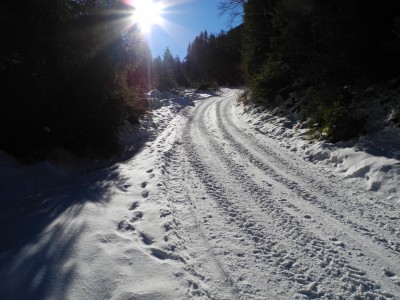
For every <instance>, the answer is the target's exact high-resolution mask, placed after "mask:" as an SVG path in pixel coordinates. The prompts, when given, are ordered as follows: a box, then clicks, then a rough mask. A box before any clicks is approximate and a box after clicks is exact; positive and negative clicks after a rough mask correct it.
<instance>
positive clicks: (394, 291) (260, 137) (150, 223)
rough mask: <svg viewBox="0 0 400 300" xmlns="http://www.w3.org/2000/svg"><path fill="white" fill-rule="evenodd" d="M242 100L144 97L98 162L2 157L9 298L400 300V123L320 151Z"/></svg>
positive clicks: (0, 259)
mask: <svg viewBox="0 0 400 300" xmlns="http://www.w3.org/2000/svg"><path fill="white" fill-rule="evenodd" d="M240 92H241V91H240V90H231V89H224V90H223V91H222V92H221V94H220V95H194V94H193V93H191V94H186V95H171V94H168V95H167V94H163V93H161V92H159V91H152V92H150V93H149V95H148V97H149V99H150V100H151V102H152V105H153V111H152V112H151V113H150V114H149V115H148V116H146V117H145V118H144V119H143V120H142V122H141V125H140V126H139V127H131V126H130V125H128V124H126V126H125V127H124V128H123V129H122V130H121V142H123V143H124V144H125V146H126V148H127V151H128V152H129V151H130V150H132V149H131V148H130V143H131V142H132V141H133V140H137V138H138V137H141V138H143V139H142V141H147V142H145V144H144V146H143V147H142V148H141V150H140V151H139V152H138V153H137V154H135V155H134V156H133V157H131V158H129V159H127V160H125V161H122V162H113V163H109V164H108V165H107V166H105V167H102V168H100V169H97V168H94V169H89V170H87V172H77V171H76V170H75V169H74V170H66V169H65V168H60V167H57V166H54V165H52V164H51V163H42V164H38V165H34V166H30V167H22V166H20V165H18V164H17V163H16V162H15V161H13V160H12V159H11V158H9V157H8V156H7V155H6V154H2V155H1V159H0V162H1V165H0V168H1V170H0V175H1V179H2V181H3V184H2V185H1V186H0V196H1V200H2V201H1V202H0V203H1V204H0V205H1V219H0V226H1V227H0V228H1V231H0V232H1V238H2V243H1V247H0V282H1V285H0V298H1V299H138V300H144V299H315V298H321V299H400V227H399V220H400V202H399V201H400V197H399V196H400V192H399V190H398V189H399V187H398V186H399V158H400V157H399V152H398V151H399V150H398V149H399V147H398V145H399V132H398V130H397V129H395V128H391V129H386V130H385V131H383V132H380V133H377V134H376V135H374V136H369V137H365V138H363V139H357V140H353V141H349V142H346V143H341V144H336V145H332V144H329V143H326V142H323V141H321V142H315V143H310V142H309V141H308V140H307V139H306V138H305V136H306V135H305V132H304V130H303V129H298V128H299V126H296V124H292V123H291V122H289V121H288V120H287V119H285V118H282V117H280V116H279V115H277V114H273V113H271V112H267V111H263V110H262V109H260V108H255V107H243V106H241V105H239V104H238V102H237V99H238V96H239V94H240ZM196 99H201V100H196ZM132 136H133V137H134V138H132ZM132 151H133V150H132ZM9 174H11V175H10V176H11V177H9ZM35 174H38V176H37V177H35ZM46 174H47V175H46ZM71 177H72V178H71ZM8 178H11V179H8ZM29 178H30V180H29ZM39 179H40V180H39ZM19 181H21V182H19ZM19 184H20V185H19ZM19 187H20V188H19ZM21 190H22V191H21ZM14 196H15V197H14ZM15 199H16V201H14V200H15Z"/></svg>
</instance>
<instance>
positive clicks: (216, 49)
mask: <svg viewBox="0 0 400 300" xmlns="http://www.w3.org/2000/svg"><path fill="white" fill-rule="evenodd" d="M240 47H241V27H237V28H234V29H232V30H230V31H228V32H226V33H225V32H221V33H219V34H218V35H215V34H208V33H207V31H204V32H201V33H200V34H199V35H198V36H197V37H195V39H194V40H193V42H191V43H190V44H189V45H188V50H187V56H186V57H185V59H184V60H183V61H181V60H180V59H179V57H175V58H174V57H173V55H172V54H171V52H170V50H169V49H168V48H167V49H166V50H165V52H164V55H163V57H162V58H161V57H157V58H155V59H154V61H153V65H154V68H153V72H154V76H153V80H154V81H153V82H154V86H155V87H157V88H159V89H161V90H166V89H174V88H177V87H196V88H197V87H207V86H211V85H239V84H241V83H242V82H243V79H242V73H241V70H240V62H241V59H240Z"/></svg>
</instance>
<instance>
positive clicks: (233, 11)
mask: <svg viewBox="0 0 400 300" xmlns="http://www.w3.org/2000/svg"><path fill="white" fill-rule="evenodd" d="M246 2H247V0H221V1H220V3H219V4H218V10H219V16H220V17H221V16H222V15H224V14H228V13H229V19H228V25H229V26H231V25H232V23H233V22H234V21H235V20H236V19H237V18H238V17H239V16H241V15H242V14H243V13H242V12H238V11H237V9H238V8H239V7H243V5H244V4H246Z"/></svg>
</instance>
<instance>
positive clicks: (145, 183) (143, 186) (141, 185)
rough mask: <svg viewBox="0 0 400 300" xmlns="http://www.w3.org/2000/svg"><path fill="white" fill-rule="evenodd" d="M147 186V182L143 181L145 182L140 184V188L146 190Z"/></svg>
mask: <svg viewBox="0 0 400 300" xmlns="http://www.w3.org/2000/svg"><path fill="white" fill-rule="evenodd" d="M146 186H147V182H146V181H143V182H142V183H141V184H140V187H141V188H142V189H144V188H145V187H146Z"/></svg>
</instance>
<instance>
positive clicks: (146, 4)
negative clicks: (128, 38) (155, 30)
mask: <svg viewBox="0 0 400 300" xmlns="http://www.w3.org/2000/svg"><path fill="white" fill-rule="evenodd" d="M132 2H133V3H132V6H133V8H134V10H133V13H132V18H133V22H134V23H136V24H138V25H139V27H140V29H141V30H142V31H143V32H149V31H150V30H151V27H152V26H153V25H156V24H157V25H161V23H162V17H161V15H162V12H163V4H162V2H161V1H158V2H154V1H153V0H136V1H132Z"/></svg>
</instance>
